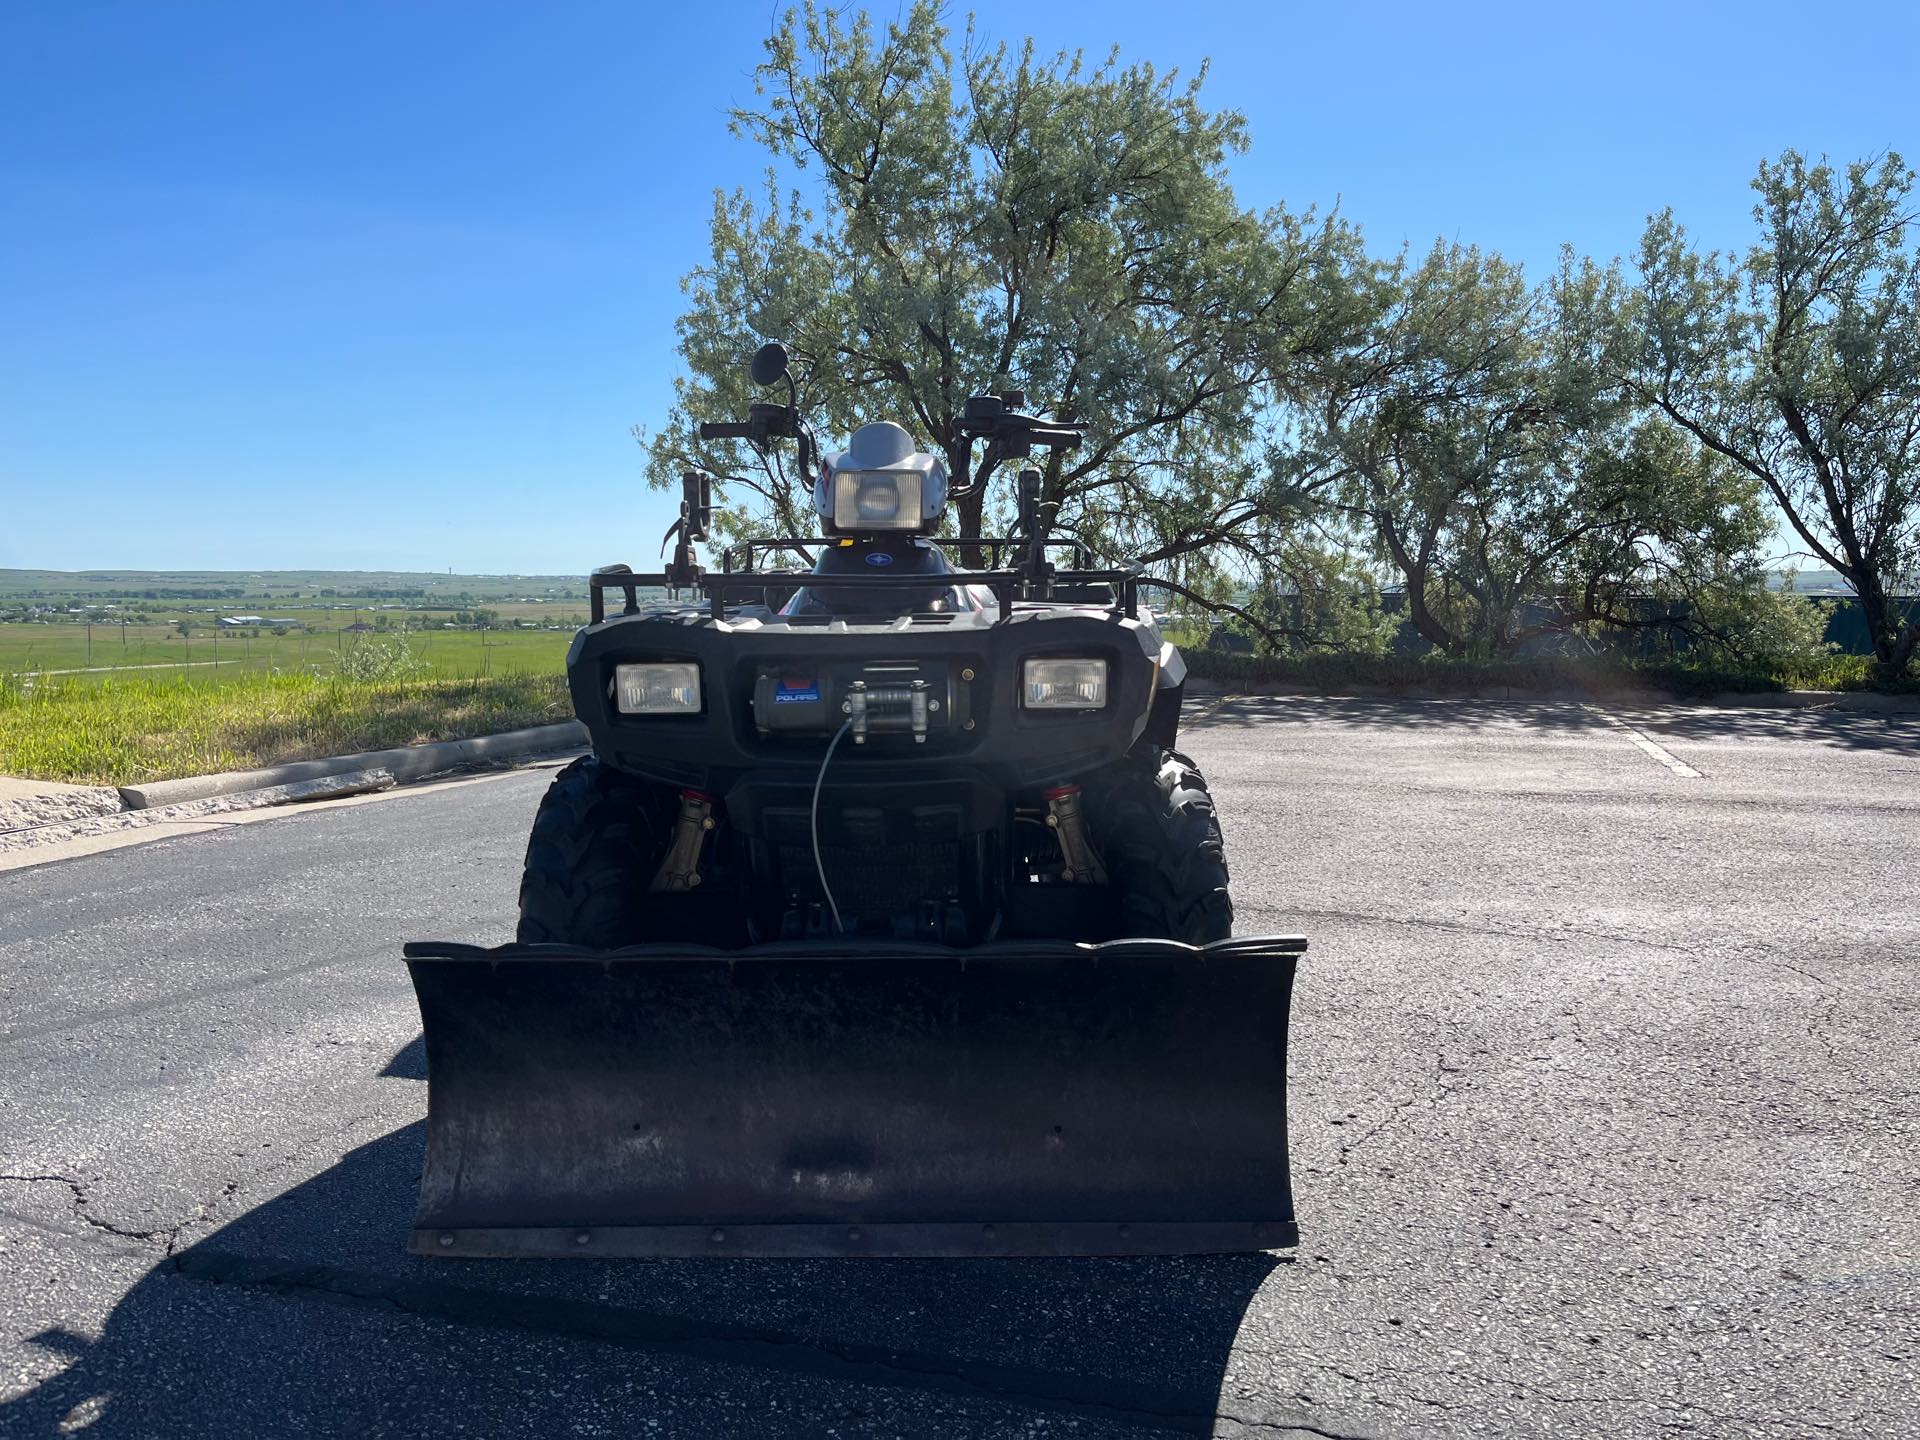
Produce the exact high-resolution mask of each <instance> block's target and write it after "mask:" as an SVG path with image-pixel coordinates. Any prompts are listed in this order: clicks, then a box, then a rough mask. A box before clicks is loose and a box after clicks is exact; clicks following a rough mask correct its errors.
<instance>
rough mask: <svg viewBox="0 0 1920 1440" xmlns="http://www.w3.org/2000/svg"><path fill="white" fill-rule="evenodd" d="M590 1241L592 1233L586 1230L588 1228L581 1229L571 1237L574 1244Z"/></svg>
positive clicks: (583, 1243)
mask: <svg viewBox="0 0 1920 1440" xmlns="http://www.w3.org/2000/svg"><path fill="white" fill-rule="evenodd" d="M592 1241H593V1234H592V1232H591V1231H588V1230H582V1231H581V1232H580V1233H579V1234H578V1235H575V1236H574V1237H573V1243H574V1244H576V1245H587V1244H591V1243H592Z"/></svg>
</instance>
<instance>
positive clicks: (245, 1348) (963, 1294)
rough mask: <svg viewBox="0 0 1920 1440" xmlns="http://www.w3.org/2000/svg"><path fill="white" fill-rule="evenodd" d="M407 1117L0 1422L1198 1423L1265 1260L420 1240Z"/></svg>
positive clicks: (192, 1425)
mask: <svg viewBox="0 0 1920 1440" xmlns="http://www.w3.org/2000/svg"><path fill="white" fill-rule="evenodd" d="M417 1045H418V1042H415V1044H413V1045H409V1046H407V1047H405V1048H403V1049H402V1050H401V1051H400V1052H399V1054H398V1055H397V1056H396V1057H395V1059H394V1061H393V1062H392V1064H390V1065H389V1067H388V1070H387V1072H386V1073H389V1074H401V1073H410V1070H411V1067H412V1065H413V1064H414V1063H415V1062H414V1059H413V1057H414V1054H415V1052H416V1050H417ZM424 1130H425V1127H424V1124H414V1125H411V1126H408V1127H406V1128H404V1129H401V1130H397V1131H395V1132H393V1133H392V1134H389V1135H387V1136H385V1137H383V1138H381V1139H379V1140H376V1141H373V1142H372V1143H370V1144H367V1145H364V1146H361V1147H360V1148H358V1149H356V1150H354V1151H352V1152H350V1153H349V1154H348V1155H346V1156H345V1157H344V1158H343V1159H342V1160H341V1161H340V1163H339V1164H337V1165H335V1166H334V1167H333V1168H331V1169H329V1170H327V1171H325V1172H323V1173H321V1174H320V1175H317V1176H315V1177H314V1178H313V1179H311V1180H309V1181H307V1182H305V1183H304V1184H301V1185H299V1186H296V1187H295V1188H294V1189H292V1190H290V1191H288V1192H287V1193H285V1194H283V1195H280V1196H278V1197H277V1198H275V1199H273V1200H270V1201H267V1202H266V1203H264V1204H262V1205H260V1206H258V1207H257V1208H255V1209H254V1210H251V1211H249V1212H248V1213H246V1214H244V1215H241V1216H240V1217H239V1218H237V1219H235V1220H233V1221H232V1222H231V1223H229V1224H227V1225H226V1226H224V1227H223V1228H221V1229H220V1230H218V1231H216V1232H214V1233H213V1234H210V1235H208V1236H207V1237H206V1238H205V1239H203V1240H201V1241H200V1242H198V1243H197V1244H194V1245H192V1246H191V1247H189V1248H187V1249H184V1250H182V1251H180V1252H178V1253H176V1254H171V1255H168V1256H166V1257H165V1258H163V1259H161V1260H160V1261H159V1263H157V1264H156V1265H155V1266H154V1267H153V1268H152V1269H151V1270H150V1271H149V1272H148V1273H147V1274H146V1275H144V1276H143V1277H142V1278H141V1279H140V1280H139V1282H138V1283H137V1284H135V1285H134V1287H133V1288H132V1289H131V1290H130V1291H129V1292H128V1293H127V1294H126V1295H125V1296H124V1297H123V1298H122V1299H121V1300H120V1302H119V1303H118V1304H117V1305H116V1306H115V1307H114V1309H113V1312H112V1314H111V1316H110V1317H109V1318H108V1320H107V1322H106V1325H105V1327H104V1328H103V1330H102V1332H101V1334H100V1336H99V1338H98V1339H97V1340H89V1339H87V1338H86V1337H84V1336H80V1335H76V1334H72V1333H70V1332H66V1331H58V1330H55V1331H47V1332H43V1333H42V1334H39V1335H36V1336H33V1337H32V1338H31V1341H30V1343H31V1344H33V1345H35V1346H37V1347H39V1348H40V1349H42V1350H43V1351H44V1350H51V1351H55V1352H58V1353H59V1354H60V1355H61V1356H62V1357H64V1358H65V1359H67V1360H69V1361H70V1362H71V1363H70V1364H68V1365H67V1368H65V1369H64V1370H62V1371H61V1372H60V1373H59V1374H57V1375H54V1376H53V1377H51V1378H49V1379H47V1380H45V1381H44V1382H42V1383H41V1384H40V1385H38V1386H37V1387H36V1388H34V1389H33V1390H31V1391H29V1392H27V1393H25V1394H23V1395H21V1396H19V1397H17V1398H15V1399H13V1400H11V1401H8V1402H5V1403H0V1433H5V1434H7V1435H9V1436H12V1435H57V1434H70V1433H74V1432H75V1431H76V1430H80V1429H84V1433H85V1434H86V1435H88V1436H89V1437H95V1440H100V1437H141V1440H146V1437H153V1436H176V1435H208V1434H265V1433H270V1434H306V1433H325V1434H362V1433H373V1432H376V1431H377V1432H378V1433H400V1432H401V1431H402V1430H409V1431H417V1432H419V1433H428V1434H434V1433H446V1432H448V1431H449V1430H452V1429H456V1428H457V1429H459V1430H460V1432H461V1433H463V1434H470V1435H473V1434H481V1435H520V1434H532V1435H547V1434H554V1433H572V1432H573V1430H574V1427H575V1423H576V1420H577V1419H579V1417H587V1418H588V1419H591V1418H592V1417H595V1416H598V1417H600V1419H599V1420H597V1421H594V1423H593V1424H588V1423H586V1421H585V1420H581V1421H580V1423H581V1425H582V1426H583V1427H584V1428H585V1429H586V1431H587V1433H599V1434H629V1433H642V1434H652V1435H663V1434H700V1435H725V1434H752V1435H755V1436H762V1435H782V1434H793V1435H811V1434H819V1433H823V1432H824V1430H826V1429H828V1428H833V1427H839V1428H840V1429H841V1433H843V1434H845V1433H849V1427H850V1421H849V1418H848V1417H854V1419H855V1420H856V1421H857V1420H858V1419H859V1418H860V1417H867V1418H872V1419H875V1420H876V1421H878V1422H879V1423H880V1424H881V1425H882V1427H883V1429H884V1433H947V1434H956V1433H959V1434H964V1433H992V1432H995V1431H997V1430H999V1429H1004V1427H1005V1425H1006V1424H1007V1423H1008V1422H1007V1415H1008V1411H1007V1409H1006V1407H1008V1406H1012V1407H1015V1409H1016V1411H1017V1412H1026V1411H1036V1412H1042V1413H1045V1412H1056V1413H1065V1414H1068V1415H1071V1416H1075V1417H1078V1418H1077V1423H1078V1424H1079V1425H1081V1426H1082V1427H1083V1433H1084V1432H1085V1431H1092V1432H1095V1433H1100V1432H1104V1431H1106V1430H1107V1429H1108V1428H1109V1427H1110V1426H1112V1425H1119V1426H1125V1427H1129V1428H1131V1427H1136V1426H1145V1427H1147V1428H1152V1429H1164V1430H1173V1431H1183V1432H1188V1433H1199V1434H1209V1433H1212V1431H1213V1429H1214V1426H1215V1416H1216V1411H1217V1410H1218V1408H1219V1396H1220V1391H1221V1383H1222V1377H1223V1374H1224V1372H1225V1369H1226V1365H1227V1362H1228V1360H1229V1357H1230V1356H1231V1354H1232V1350H1233V1345H1234V1340H1235V1337H1236V1335H1237V1333H1238V1331H1239V1327H1240V1324H1241V1320H1242V1317H1243V1315H1244V1314H1245V1311H1246V1309H1247V1306H1248V1304H1249V1303H1250V1301H1251V1300H1252V1298H1253V1296H1254V1294H1255V1292H1256V1291H1257V1290H1258V1289H1259V1288H1260V1286H1261V1284H1262V1282H1263V1281H1265V1280H1266V1279H1267V1278H1268V1276H1269V1275H1270V1274H1272V1273H1273V1272H1274V1269H1275V1267H1276V1265H1280V1264H1285V1263H1288V1262H1286V1261H1284V1260H1281V1259H1277V1258H1276V1257H1274V1256H1271V1255H1237V1256H1213V1257H1199V1258H1190V1259H1154V1260H1104V1261H1103V1260H1031V1261H1020V1260H972V1261H958V1260H955V1261H906V1260H892V1261H888V1260H837V1261H836V1260H824V1261H786V1262H772V1261H748V1260H687V1261H553V1262H547V1261H459V1260H438V1259H424V1258H416V1257H412V1256H409V1255H407V1254H405V1252H404V1250H403V1249H402V1246H403V1241H404V1237H405V1235H406V1232H407V1229H408V1225H409V1222H410V1219H411V1215H412V1209H413V1200H414V1191H415V1187H416V1184H417V1181H418V1178H419V1174H420V1163H421V1159H422V1152H423V1147H424ZM1281 1388H1282V1390H1283V1391H1286V1392H1287V1393H1290V1387H1286V1386H1284V1385H1283V1386H1282V1387H1281ZM1248 1403H1249V1402H1247V1401H1245V1400H1239V1401H1236V1402H1235V1405H1234V1408H1235V1410H1236V1411H1244V1410H1245V1409H1246V1408H1247V1407H1248ZM1275 1418H1276V1419H1277V1420H1280V1421H1281V1423H1284V1420H1285V1419H1294V1418H1299V1417H1296V1416H1291V1415H1289V1416H1286V1417H1275ZM649 1420H656V1421H657V1422H658V1427H657V1428H654V1427H650V1426H649V1425H648V1421H649ZM596 1425H597V1426H598V1427H599V1428H595V1426H596ZM850 1428H851V1429H852V1430H853V1431H859V1430H860V1428H861V1427H860V1425H859V1424H858V1423H851V1427H850Z"/></svg>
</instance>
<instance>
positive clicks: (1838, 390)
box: [1585, 150, 1920, 678]
mask: <svg viewBox="0 0 1920 1440" xmlns="http://www.w3.org/2000/svg"><path fill="white" fill-rule="evenodd" d="M1913 184H1914V174H1913V172H1912V171H1911V170H1909V169H1908V168H1907V167H1906V166H1905V165H1904V164H1903V163H1902V162H1901V160H1900V157H1899V156H1897V155H1892V154H1888V155H1885V156H1882V157H1879V158H1878V159H1876V160H1869V161H1861V162H1858V163H1855V164H1852V165H1849V166H1847V167H1846V169H1845V171H1844V172H1841V171H1836V170H1835V169H1834V168H1833V167H1832V166H1831V165H1829V164H1827V163H1826V161H1825V160H1824V159H1823V160H1821V161H1820V162H1819V163H1817V164H1813V165H1809V164H1808V163H1807V161H1806V160H1805V158H1804V157H1802V156H1801V155H1799V154H1798V153H1797V152H1795V151H1791V150H1789V151H1787V152H1786V153H1785V154H1784V155H1782V156H1781V157H1780V159H1779V160H1778V161H1776V162H1772V163H1763V164H1762V165H1761V166H1760V170H1759V173H1758V175H1757V176H1756V177H1755V179H1754V182H1753V188H1754V190H1755V191H1756V192H1757V193H1758V195H1759V197H1760V198H1759V202H1758V203H1757V204H1756V205H1755V206H1754V211H1753V213H1754V219H1755V221H1756V222H1757V223H1758V225H1759V229H1760V240H1759V243H1758V244H1757V245H1755V246H1754V247H1753V248H1752V249H1751V250H1749V251H1748V252H1747V255H1746V256H1745V258H1744V259H1736V258H1735V257H1732V256H1728V255H1722V254H1718V253H1708V254H1702V253H1701V252H1700V251H1699V250H1697V249H1696V248H1695V247H1694V246H1693V244H1692V243H1691V242H1690V241H1689V239H1688V238H1687V235H1686V232H1685V230H1684V229H1682V227H1681V226H1680V225H1679V224H1678V223H1677V222H1676V221H1675V220H1674V217H1673V213H1672V212H1671V211H1667V212H1664V213H1663V214H1660V215H1657V216H1655V217H1654V218H1653V220H1652V221H1651V222H1650V223H1649V224H1648V226H1647V230H1646V233H1645V235H1644V236H1643V238H1642V240H1641V243H1640V249H1639V253H1638V256H1637V268H1638V271H1639V276H1638V283H1637V284H1633V285H1631V286H1629V285H1627V284H1625V283H1624V282H1623V281H1622V280H1621V278H1620V276H1619V274H1618V272H1617V271H1608V272H1598V271H1596V272H1593V273H1591V274H1589V275H1588V276H1587V277H1586V279H1585V285H1586V288H1587V292H1588V302H1589V304H1590V305H1591V306H1592V307H1593V309H1594V312H1595V314H1596V315H1603V316H1605V317H1606V319H1607V320H1608V321H1610V322H1611V336H1612V353H1611V359H1612V361H1613V364H1614V367H1615V370H1616V372H1617V374H1618V376H1619V378H1620V379H1621V380H1622V382H1623V383H1624V384H1625V386H1626V387H1627V389H1628V391H1629V392H1630V393H1631V394H1632V395H1634V396H1635V397H1637V398H1639V399H1640V400H1642V401H1644V402H1645V403H1647V404H1648V405H1651V406H1654V407H1656V408H1657V409H1658V410H1659V411H1660V412H1661V413H1662V414H1664V415H1665V416H1666V417H1667V418H1668V419H1669V420H1671V421H1672V422H1673V424H1674V425H1676V426H1678V427H1679V428H1680V429H1681V430H1682V431H1683V432H1685V433H1686V434H1687V435H1689V436H1692V437H1693V438H1694V439H1695V440H1697V441H1698V442H1699V443H1700V444H1701V445H1703V446H1705V447H1706V448H1708V449H1709V450H1711V451H1713V452H1714V453H1715V454H1717V455H1720V456H1722V457H1724V458H1725V460H1726V461H1728V462H1729V463H1731V464H1733V465H1735V466H1738V467H1739V468H1740V469H1741V470H1742V471H1743V472H1745V473H1746V474H1748V475H1750V476H1752V477H1753V478H1754V479H1755V480H1756V481H1757V482H1759V483H1760V484H1762V485H1764V486H1765V487H1766V490H1767V493H1768V494H1769V495H1771V496H1772V498H1773V501H1774V503H1775V504H1776V505H1777V506H1778V507H1779V509H1780V512H1781V514H1782V515H1783V516H1784V517H1785V520H1786V523H1787V525H1788V526H1789V527H1791V529H1792V530H1793V533H1794V534H1795V535H1796V536H1798V537H1799V540H1800V543H1801V544H1802V545H1804V546H1805V547H1806V551H1807V553H1808V554H1809V555H1811V556H1813V557H1815V558H1817V559H1818V560H1819V561H1820V562H1821V563H1822V564H1825V565H1828V566H1831V567H1832V568H1833V569H1834V570H1836V571H1838V572H1839V573H1840V575H1842V576H1843V577H1844V578H1845V579H1846V581H1847V583H1848V584H1849V585H1851V586H1852V587H1853V589H1854V591H1855V593H1856V594H1858V596H1859V598H1860V604H1861V607H1862V609H1863V610H1864V612H1865V615H1866V620H1867V625H1868V628H1869V630H1870V631H1871V633H1872V637H1873V646H1874V654H1875V659H1876V665H1877V668H1878V669H1879V671H1880V673H1881V674H1882V676H1883V677H1887V678H1894V677H1898V676H1900V675H1902V674H1904V673H1905V672H1906V669H1907V667H1908V665H1909V663H1910V662H1911V661H1912V659H1913V657H1914V653H1915V647H1916V644H1920V606H1911V607H1903V605H1902V603H1901V600H1900V597H1902V596H1903V595H1904V596H1911V595H1913V594H1914V593H1915V590H1916V589H1917V588H1920V250H1917V249H1916V248H1915V247H1914V246H1913V245H1912V244H1911V243H1910V240H1909V235H1910V226H1911V225H1912V223H1913V221H1914V220H1915V218H1916V213H1915V211H1914V209H1913V206H1912V194H1913Z"/></svg>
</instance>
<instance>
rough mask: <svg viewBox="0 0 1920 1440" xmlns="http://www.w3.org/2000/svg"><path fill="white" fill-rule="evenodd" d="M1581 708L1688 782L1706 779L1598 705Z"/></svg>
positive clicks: (1582, 706) (1584, 704) (1583, 704)
mask: <svg viewBox="0 0 1920 1440" xmlns="http://www.w3.org/2000/svg"><path fill="white" fill-rule="evenodd" d="M1581 708H1582V709H1584V710H1586V711H1588V712H1589V713H1590V714H1594V715H1598V716H1599V717H1600V718H1601V719H1602V720H1604V721H1606V722H1607V724H1609V725H1611V726H1613V728H1614V729H1616V730H1618V731H1620V732H1621V733H1622V734H1624V735H1625V736H1626V737H1627V738H1628V739H1629V740H1631V741H1632V742H1633V743H1634V744H1635V745H1638V746H1639V747H1640V748H1641V749H1642V750H1644V751H1646V752H1647V754H1649V755H1651V756H1652V757H1653V758H1654V759H1656V760H1658V761H1659V762H1660V763H1661V764H1662V765H1664V766H1666V767H1667V768H1668V769H1669V770H1671V771H1673V773H1674V774H1676V775H1684V776H1686V777H1687V779H1689V780H1704V779H1706V778H1707V777H1706V776H1704V775H1702V774H1701V773H1700V772H1699V771H1698V770H1696V769H1694V768H1693V767H1692V766H1691V765H1689V764H1687V762H1686V761H1684V760H1677V759H1675V758H1674V756H1673V755H1672V754H1671V753H1670V752H1669V751H1667V750H1666V749H1665V748H1663V747H1662V746H1659V745H1656V744H1654V742H1653V741H1651V740H1649V739H1648V738H1647V737H1646V736H1644V735H1642V734H1641V733H1640V732H1639V731H1638V730H1636V729H1634V728H1633V726H1631V725H1629V724H1627V722H1626V721H1624V720H1622V719H1621V718H1620V717H1619V716H1618V715H1611V714H1609V713H1607V712H1606V711H1605V710H1602V709H1601V708H1600V707H1599V706H1598V705H1589V704H1586V703H1585V702H1584V701H1583V702H1582V704H1581Z"/></svg>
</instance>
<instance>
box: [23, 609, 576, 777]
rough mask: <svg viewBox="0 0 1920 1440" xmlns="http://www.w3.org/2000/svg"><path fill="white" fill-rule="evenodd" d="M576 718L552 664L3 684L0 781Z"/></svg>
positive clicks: (264, 756) (150, 772)
mask: <svg viewBox="0 0 1920 1440" xmlns="http://www.w3.org/2000/svg"><path fill="white" fill-rule="evenodd" d="M548 638H552V637H548ZM572 713H573V711H572V707H571V705H570V704H569V702H568V699H567V693H566V679H565V677H564V675H563V674H562V673H561V672H560V668H559V665H558V664H557V663H556V664H555V665H554V666H553V668H552V669H541V670H527V669H521V670H517V671H511V672H508V673H495V674H492V675H486V676H481V675H475V676H470V677H466V678H458V679H455V678H447V677H432V676H429V677H426V678H419V679H405V680H377V681H354V680H349V679H347V678H346V677H344V676H338V675H316V674H312V673H300V674H272V673H267V672H262V671H259V670H239V671H233V672H229V673H227V674H224V675H223V676H222V677H221V678H220V679H219V680H218V681H217V682H216V681H213V680H210V679H203V678H201V677H200V676H199V675H195V676H194V677H193V678H191V679H188V678H185V677H184V676H182V675H178V674H176V675H172V676H167V675H165V674H164V673H162V672H148V673H146V674H141V675H134V676H126V675H122V676H109V677H104V678H99V677H84V678H83V677H74V678H73V679H51V680H48V679H42V680H35V681H30V682H29V681H21V680H18V679H8V678H5V677H0V774H7V775H20V776H30V777H34V778H38V779H44V780H65V781H73V782H77V783H81V784H95V785H128V784H134V783H137V782H140V781H147V780H166V779H173V778H176V777H178V776H184V775H201V774H207V773H209V772H213V771H220V770H247V769H252V768H254V767H257V766H261V765H272V764H277V763H279V762H281V761H285V760H306V759H312V758H315V757H318V756H323V755H341V754H348V753H351V752H354V751H358V750H379V749H385V748H387V747H389V746H395V745H412V744H418V743H420V742H422V741H428V740H454V739H462V738H465V737H467V736H470V735H486V734H491V733H494V732H497V731H501V730H512V729H516V728H519V727H520V726H525V725H546V724H552V723H554V722H556V721H560V720H566V719H569V718H571V716H572Z"/></svg>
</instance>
